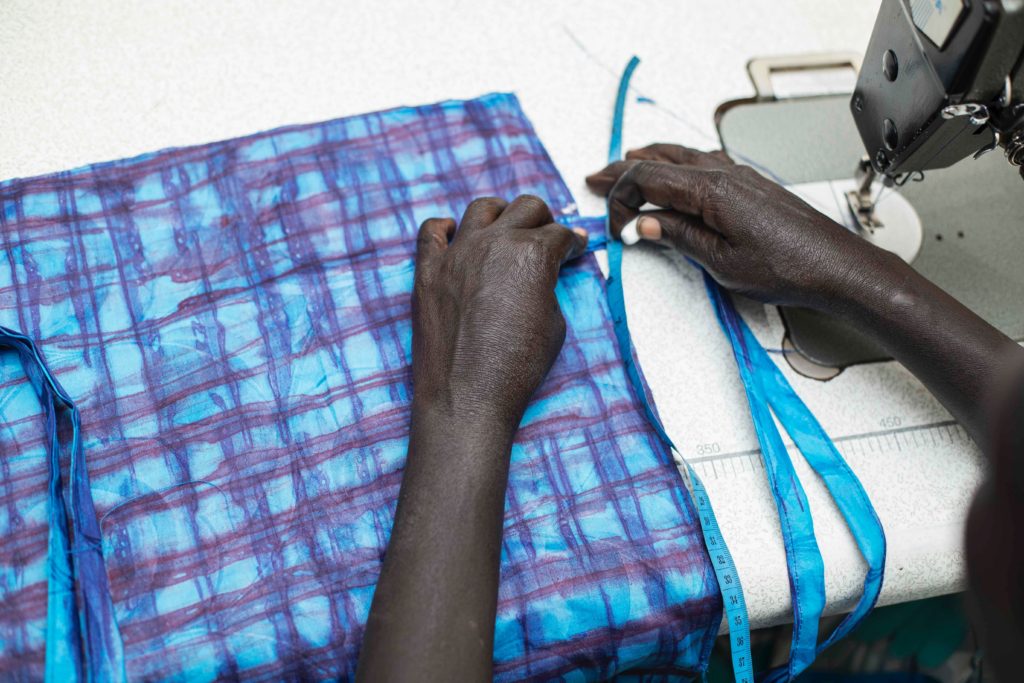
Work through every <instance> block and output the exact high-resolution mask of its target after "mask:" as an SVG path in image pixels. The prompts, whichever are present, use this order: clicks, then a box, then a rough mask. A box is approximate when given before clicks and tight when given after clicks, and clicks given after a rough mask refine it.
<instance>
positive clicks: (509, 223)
mask: <svg viewBox="0 0 1024 683" xmlns="http://www.w3.org/2000/svg"><path fill="white" fill-rule="evenodd" d="M495 222H496V223H498V224H500V225H501V226H503V227H506V228H527V229H528V228H539V227H540V226H542V225H547V224H548V223H552V222H554V218H552V217H551V209H549V208H548V205H547V203H546V202H545V201H544V200H543V199H541V198H540V197H536V196H534V195H532V194H523V195H519V196H518V197H516V198H515V199H513V200H512V203H511V204H509V205H508V208H506V209H505V210H504V211H503V212H502V213H501V219H500V220H498V221H495Z"/></svg>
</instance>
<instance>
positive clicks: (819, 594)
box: [607, 57, 885, 683]
mask: <svg viewBox="0 0 1024 683" xmlns="http://www.w3.org/2000/svg"><path fill="white" fill-rule="evenodd" d="M638 64H639V60H638V59H637V58H636V57H633V58H632V59H631V60H630V62H629V64H628V65H627V66H626V70H625V72H624V73H623V75H622V79H621V80H620V82H619V90H618V94H617V96H616V102H615V113H614V117H613V120H612V135H611V143H610V145H609V155H608V158H609V162H613V161H617V160H618V159H619V158H620V157H621V156H622V123H623V112H624V109H625V101H626V93H627V91H628V89H629V80H630V78H631V77H632V74H633V71H634V70H635V69H636V66H637V65H638ZM607 248H608V270H609V275H608V282H607V293H608V305H609V308H610V309H611V313H612V320H613V323H614V326H615V335H616V338H617V340H618V343H619V349H620V352H621V354H622V357H623V362H624V363H625V366H626V372H627V375H628V376H629V380H630V383H631V384H632V386H633V389H634V392H635V393H636V395H637V397H638V398H639V400H640V401H641V403H642V405H643V407H644V413H645V415H646V416H647V419H648V421H649V422H650V423H651V425H652V427H653V428H654V430H655V432H657V434H658V436H659V437H660V438H661V439H662V440H663V441H664V442H665V443H666V444H667V445H668V446H669V447H670V448H672V449H673V450H674V451H675V450H676V449H675V446H674V444H673V443H672V440H671V439H670V438H669V436H668V434H667V433H666V432H665V430H664V427H663V426H662V424H661V420H660V419H659V418H658V415H657V412H656V411H655V408H654V405H653V400H652V397H651V396H650V395H649V393H648V392H647V390H646V388H645V385H644V383H643V380H642V376H641V373H640V369H639V367H638V365H637V363H636V359H635V358H634V354H633V345H632V340H631V337H630V333H629V326H628V322H627V319H626V305H625V295H624V292H623V287H622V243H621V242H619V241H618V240H615V239H612V238H611V237H609V239H608V245H607ZM704 279H705V285H706V287H707V291H708V296H709V298H710V299H711V302H712V304H713V306H714V308H715V312H716V315H717V316H718V320H719V323H720V324H721V326H722V330H723V331H724V332H725V334H726V337H727V338H728V339H729V341H730V343H731V344H732V347H733V354H734V356H735V358H736V363H737V366H738V368H739V373H740V378H741V379H742V380H743V385H744V390H745V392H746V396H747V402H748V403H749V405H750V411H751V417H752V419H753V421H754V427H755V430H756V432H757V438H758V442H759V443H760V446H761V452H762V457H763V459H764V463H765V472H766V473H767V476H768V481H769V484H770V488H771V491H772V495H773V497H774V498H775V504H776V507H777V509H778V511H779V519H780V523H781V527H782V537H783V544H784V546H785V551H786V562H787V567H788V570H789V576H790V589H791V593H792V596H793V623H794V627H793V642H792V645H791V647H790V661H789V663H788V664H787V665H785V666H782V667H779V668H777V669H774V670H772V671H770V672H768V673H767V674H766V675H765V677H764V678H763V680H764V681H768V682H770V683H776V682H777V681H783V680H785V681H788V680H791V679H792V678H793V677H795V676H797V675H798V674H799V673H800V672H801V671H803V670H805V669H806V668H807V667H808V666H810V664H811V663H812V662H813V661H814V659H815V657H816V656H817V654H819V653H821V652H822V651H823V650H825V648H827V647H829V646H830V645H832V644H833V643H835V642H836V641H838V640H839V639H840V638H842V637H843V636H845V635H846V634H848V633H849V632H850V631H851V630H853V629H854V628H855V627H856V626H857V625H858V624H859V623H860V622H861V621H862V620H863V619H864V617H865V616H867V614H868V613H869V612H870V611H871V608H872V607H873V606H874V604H875V602H876V601H877V599H878V594H879V593H880V591H881V588H882V578H883V569H884V565H885V534H884V532H883V530H882V525H881V523H880V521H879V520H878V516H877V515H876V514H875V511H874V508H873V507H872V505H871V501H870V500H869V499H868V497H867V494H866V493H865V491H864V488H863V487H862V486H861V484H860V481H859V480H858V479H857V477H856V475H855V474H854V473H853V471H852V470H850V468H849V466H848V465H847V464H846V462H845V461H844V460H843V458H842V456H841V455H840V454H839V452H838V451H837V450H836V448H835V445H834V444H833V443H832V440H831V439H830V438H829V437H828V434H826V433H825V430H824V429H822V427H821V425H820V424H819V423H818V421H817V420H816V419H815V418H814V415H813V414H812V413H811V411H810V410H809V409H808V408H807V406H806V405H805V404H804V403H803V401H802V400H801V399H800V397H799V396H797V395H796V392H794V391H793V389H792V387H791V386H790V384H789V382H788V381H787V380H786V378H785V376H784V375H783V374H782V372H781V371H780V370H779V368H778V366H776V365H775V363H774V362H773V361H772V360H771V359H770V358H769V357H768V354H767V352H765V350H764V347H763V346H762V345H761V343H760V342H759V341H758V340H757V338H756V337H754V335H753V333H752V332H751V331H750V329H749V328H748V327H747V325H746V324H745V323H744V322H743V320H742V318H740V316H739V314H738V313H737V312H736V309H735V307H734V306H733V304H732V300H731V299H730V298H729V296H728V294H727V293H726V292H725V291H724V290H723V289H722V288H721V287H720V286H719V285H718V284H717V283H716V282H715V281H714V280H713V279H712V278H711V277H710V276H709V275H707V273H704ZM773 413H774V416H775V417H776V418H778V420H779V422H780V423H781V424H782V426H783V427H784V428H785V430H786V432H787V433H788V434H789V435H790V437H791V438H792V439H793V441H794V443H795V444H796V446H797V448H798V449H799V450H800V451H801V453H802V454H803V456H804V458H805V459H806V460H807V462H808V464H810V466H811V468H812V469H813V470H814V471H815V472H816V473H817V474H818V475H819V476H821V477H822V479H823V481H824V482H825V485H826V487H827V488H828V490H829V493H830V494H831V495H832V497H833V499H834V500H835V502H836V505H837V507H838V508H839V510H840V512H841V513H842V515H843V518H844V519H845V521H846V523H847V525H848V526H849V527H850V529H851V531H852V532H853V535H854V538H855V539H856V541H857V545H858V547H859V549H860V551H861V554H862V555H863V556H864V558H865V560H866V561H867V564H868V571H867V574H866V576H865V578H864V591H863V593H862V595H861V598H860V600H859V601H858V603H857V605H856V607H855V608H854V610H853V611H852V612H851V613H850V614H848V615H847V616H846V617H845V618H844V619H843V621H842V622H841V623H840V624H839V626H838V627H836V629H835V630H834V631H833V632H832V634H831V635H830V636H829V637H828V638H827V639H826V640H824V641H823V642H822V643H821V644H820V645H819V644H818V643H817V637H818V622H819V620H820V617H821V614H822V611H823V610H824V607H825V577H824V565H823V562H822V559H821V553H820V551H819V549H818V544H817V541H816V538H815V535H814V522H813V519H812V517H811V511H810V507H809V506H808V504H807V496H806V494H805V493H804V490H803V487H802V486H801V485H800V481H799V479H798V478H797V475H796V470H795V469H794V467H793V463H792V460H791V459H790V457H789V453H788V451H787V450H786V446H785V444H784V443H783V441H782V436H781V435H780V434H779V431H778V429H777V428H776V426H775V420H774V419H773ZM676 452H678V451H676ZM680 459H682V458H680ZM686 467H687V471H688V474H689V477H690V480H691V483H692V485H693V489H694V496H695V498H696V501H697V506H698V511H699V513H700V517H701V523H702V531H703V534H704V540H705V544H706V546H707V548H708V552H709V554H710V555H711V558H712V567H713V568H714V569H715V574H716V576H717V578H718V582H719V586H720V587H721V590H722V596H723V602H724V606H725V610H726V617H727V619H728V621H729V626H730V636H731V641H732V659H733V672H734V675H735V677H736V681H738V682H741V683H749V681H751V680H752V675H751V661H750V644H749V622H748V619H747V612H746V604H745V602H744V600H743V591H742V588H741V587H740V584H739V577H738V576H737V575H736V571H735V565H734V563H733V561H732V557H731V555H730V554H729V551H728V548H727V547H726V545H725V542H724V540H723V539H722V538H721V533H720V531H719V528H718V523H717V521H716V520H715V517H714V513H713V512H712V511H711V506H710V503H709V500H708V497H707V492H706V490H705V489H704V486H703V484H702V483H701V481H700V479H699V478H698V477H697V475H696V473H695V472H694V471H693V469H692V468H691V467H690V466H689V464H687V465H686Z"/></svg>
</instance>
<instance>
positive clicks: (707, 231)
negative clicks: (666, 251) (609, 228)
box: [622, 211, 722, 265]
mask: <svg viewBox="0 0 1024 683" xmlns="http://www.w3.org/2000/svg"><path fill="white" fill-rule="evenodd" d="M641 239H642V240H647V241H650V242H659V243H661V244H665V245H668V246H672V247H674V248H676V249H678V250H679V251H681V252H682V253H683V254H685V255H687V256H689V257H690V258H692V259H694V260H696V261H698V262H699V263H700V264H701V265H707V263H708V261H709V260H710V259H711V257H712V254H714V253H715V251H716V250H717V249H719V248H720V246H721V242H722V236H721V235H719V234H718V233H717V232H715V231H714V230H712V229H711V228H709V227H708V226H706V225H705V224H704V221H702V220H701V219H700V218H697V217H696V216H690V215H688V214H683V213H679V212H677V211H647V212H644V213H642V214H640V215H639V216H637V217H636V219H635V220H634V221H630V222H629V223H628V224H627V225H625V226H623V228H622V241H623V242H625V243H626V244H633V243H635V242H637V241H639V240H641Z"/></svg>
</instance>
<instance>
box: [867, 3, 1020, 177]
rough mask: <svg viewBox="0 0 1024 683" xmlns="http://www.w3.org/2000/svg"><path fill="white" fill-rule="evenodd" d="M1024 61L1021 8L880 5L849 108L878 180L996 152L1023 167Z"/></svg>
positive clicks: (1008, 5)
mask: <svg viewBox="0 0 1024 683" xmlns="http://www.w3.org/2000/svg"><path fill="white" fill-rule="evenodd" d="M1022 60H1024V0H884V2H883V3H882V7H881V10H880V12H879V14H878V19H877V20H876V22H875V28H874V31H873V32H872V35H871V41H870V43H869V45H868V49H867V53H866V54H865V56H864V58H863V62H862V66H861V71H860V76H859V78H858V81H857V88H856V90H855V91H854V94H853V97H852V98H851V100H850V109H851V110H852V112H853V118H854V121H855V122H856V124H857V129H858V131H859V132H860V136H861V139H862V140H863V141H864V147H865V149H866V150H867V159H868V161H869V163H870V164H871V166H872V169H873V171H874V172H876V173H878V174H884V175H885V176H886V177H887V178H889V179H896V180H898V179H899V178H900V177H901V176H904V177H905V176H906V174H917V173H919V172H924V171H928V170H931V169H938V168H945V167H947V166H950V165H952V164H954V163H956V162H957V161H959V160H961V159H963V158H964V157H967V156H971V155H977V154H980V153H983V152H985V151H988V150H992V149H995V148H997V147H1001V148H1002V149H1003V150H1004V151H1005V154H1006V157H1007V159H1008V160H1009V161H1010V163H1012V164H1015V165H1018V166H1019V165H1021V164H1022V163H1024V67H1022ZM1021 173H1022V174H1024V166H1022V167H1021Z"/></svg>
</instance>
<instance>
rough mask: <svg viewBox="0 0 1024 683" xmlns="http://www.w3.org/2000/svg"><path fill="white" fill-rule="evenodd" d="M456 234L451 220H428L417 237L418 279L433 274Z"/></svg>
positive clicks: (453, 222)
mask: <svg viewBox="0 0 1024 683" xmlns="http://www.w3.org/2000/svg"><path fill="white" fill-rule="evenodd" d="M454 234H455V221H453V220H452V219H451V218H428V219H427V220H425V221H423V225H421V226H420V230H419V233H417V235H416V277H418V278H422V277H424V276H425V275H426V274H428V273H432V272H433V271H434V269H435V268H436V267H437V264H438V262H439V261H440V259H441V256H442V255H444V252H445V251H446V250H447V249H448V240H450V239H451V237H452V235H454Z"/></svg>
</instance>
